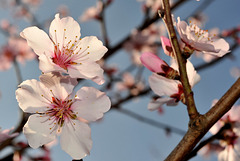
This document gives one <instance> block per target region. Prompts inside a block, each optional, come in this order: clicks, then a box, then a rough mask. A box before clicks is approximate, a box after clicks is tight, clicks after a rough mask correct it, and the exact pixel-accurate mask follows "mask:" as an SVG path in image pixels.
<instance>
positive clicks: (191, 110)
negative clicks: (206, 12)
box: [159, 0, 199, 121]
mask: <svg viewBox="0 0 240 161" xmlns="http://www.w3.org/2000/svg"><path fill="white" fill-rule="evenodd" d="M162 4H163V12H162V14H161V13H160V14H159V15H160V16H163V17H162V19H163V21H164V23H165V25H166V27H167V30H168V34H169V37H170V41H171V44H172V47H173V52H174V54H175V56H176V58H177V62H178V68H179V73H180V79H181V82H182V85H183V92H184V96H185V99H186V103H187V110H188V115H189V118H190V121H192V120H194V119H195V118H196V117H198V116H199V113H198V111H197V108H196V106H195V102H194V98H193V92H192V89H191V86H190V84H189V81H188V77H187V70H186V63H187V61H186V59H185V58H184V57H183V55H182V51H181V49H180V46H179V44H178V39H177V35H176V32H175V29H174V26H173V22H172V14H171V8H170V4H169V0H162Z"/></svg>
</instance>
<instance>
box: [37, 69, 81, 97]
mask: <svg viewBox="0 0 240 161" xmlns="http://www.w3.org/2000/svg"><path fill="white" fill-rule="evenodd" d="M39 78H40V81H41V82H42V83H43V84H44V85H45V86H46V87H47V88H48V89H49V90H50V89H51V90H52V91H53V93H54V95H55V96H56V97H57V98H62V99H65V98H66V97H67V96H68V95H69V94H71V93H72V91H73V88H74V87H75V86H76V85H77V84H78V82H77V79H75V78H70V77H69V76H63V75H61V74H60V73H57V72H55V73H47V74H42V75H41V76H40V77H39Z"/></svg>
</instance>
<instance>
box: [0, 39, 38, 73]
mask: <svg viewBox="0 0 240 161" xmlns="http://www.w3.org/2000/svg"><path fill="white" fill-rule="evenodd" d="M35 57H36V55H35V54H34V53H33V51H32V50H31V48H30V47H29V46H28V45H27V43H26V41H24V40H23V39H21V38H9V40H8V44H6V45H4V46H3V47H2V49H1V51H0V62H1V63H0V70H7V69H9V68H10V67H11V65H12V62H13V61H14V60H15V59H16V60H17V61H19V62H20V63H24V62H25V60H32V59H34V58H35Z"/></svg>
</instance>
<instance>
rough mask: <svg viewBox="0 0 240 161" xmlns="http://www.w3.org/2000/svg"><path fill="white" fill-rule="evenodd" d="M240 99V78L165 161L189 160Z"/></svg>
mask: <svg viewBox="0 0 240 161" xmlns="http://www.w3.org/2000/svg"><path fill="white" fill-rule="evenodd" d="M239 97H240V78H238V80H237V81H236V82H235V83H234V84H233V85H232V86H231V88H230V89H229V90H228V91H227V92H226V93H225V94H224V95H223V96H222V97H221V99H220V100H219V101H218V102H217V103H216V105H215V106H213V107H212V108H211V109H210V110H209V111H208V112H207V113H206V114H205V115H199V117H198V118H197V119H195V120H196V121H195V124H192V125H194V126H190V127H189V129H188V131H187V133H186V135H185V136H184V137H183V139H182V140H181V141H180V143H179V144H178V145H177V147H176V148H175V149H174V150H173V151H172V152H171V153H170V154H169V156H168V157H167V158H166V159H165V161H182V160H185V159H186V158H187V156H188V155H189V153H190V152H191V151H192V149H193V148H194V147H195V146H196V144H197V143H198V142H199V141H200V139H201V138H202V137H203V136H204V135H205V134H206V133H207V132H208V130H209V129H210V128H211V127H212V126H213V125H214V124H215V123H216V122H217V121H218V120H219V119H220V118H221V117H222V116H223V115H224V114H225V113H227V112H228V111H229V110H230V109H231V107H232V105H233V104H234V103H235V102H236V101H237V100H238V99H239Z"/></svg>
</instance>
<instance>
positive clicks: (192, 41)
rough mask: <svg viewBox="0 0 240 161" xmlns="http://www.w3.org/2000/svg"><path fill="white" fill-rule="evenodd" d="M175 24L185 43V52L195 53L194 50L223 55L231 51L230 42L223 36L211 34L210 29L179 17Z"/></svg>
mask: <svg viewBox="0 0 240 161" xmlns="http://www.w3.org/2000/svg"><path fill="white" fill-rule="evenodd" d="M177 20H178V22H175V26H176V28H177V31H178V33H179V35H180V38H181V40H182V42H183V44H184V48H183V49H184V52H188V53H193V51H194V50H196V51H199V52H203V53H204V54H211V55H214V56H218V57H222V56H223V55H225V54H226V53H228V52H229V44H228V43H227V42H226V41H225V40H224V39H222V38H216V37H215V36H214V35H213V36H212V35H210V34H209V33H208V30H202V29H200V28H199V27H198V26H197V25H195V24H191V22H190V25H188V24H187V23H186V22H185V21H181V20H180V17H178V19H177Z"/></svg>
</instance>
